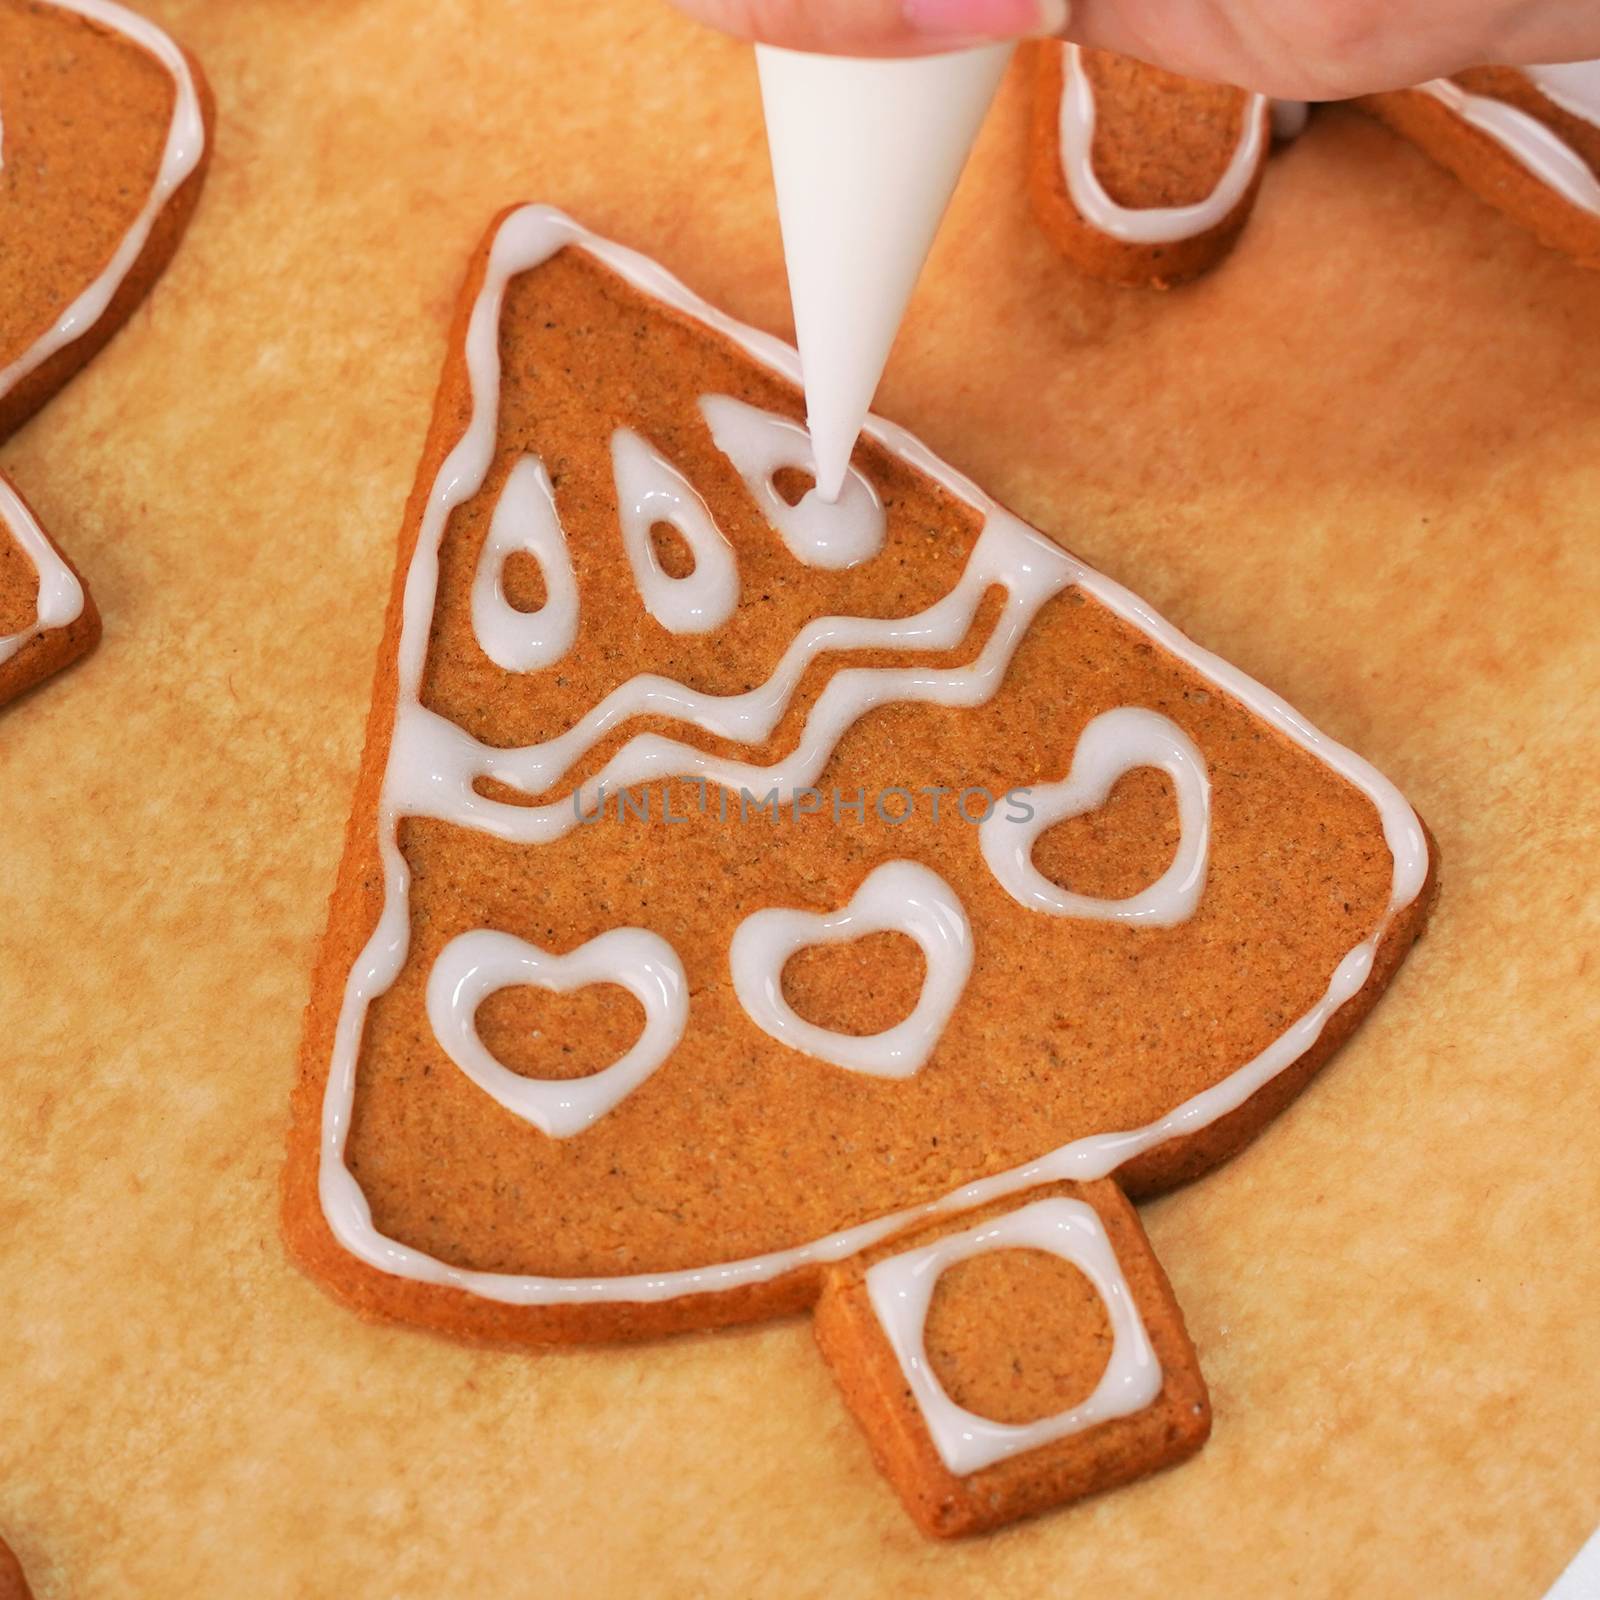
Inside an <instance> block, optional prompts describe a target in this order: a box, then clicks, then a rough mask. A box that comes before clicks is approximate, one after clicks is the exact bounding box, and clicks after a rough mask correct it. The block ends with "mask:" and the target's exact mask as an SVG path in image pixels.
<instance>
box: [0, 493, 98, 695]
mask: <svg viewBox="0 0 1600 1600" xmlns="http://www.w3.org/2000/svg"><path fill="white" fill-rule="evenodd" d="M0 529H5V530H8V531H9V532H10V534H11V536H12V537H13V538H14V539H15V540H16V541H17V544H18V545H19V546H20V547H21V549H22V553H23V554H24V555H25V556H27V558H28V559H29V560H30V561H31V562H32V563H33V565H34V568H35V570H36V571H37V572H38V574H39V603H38V608H37V612H36V614H35V618H34V622H33V625H32V626H31V627H28V628H24V629H23V630H22V631H21V632H20V633H6V634H0V663H4V662H6V661H9V660H10V659H11V657H12V656H14V655H15V654H16V653H17V651H19V650H20V649H21V648H22V647H23V645H25V644H26V643H27V642H28V641H29V640H30V639H35V638H37V637H38V636H39V635H40V634H41V633H44V632H46V631H47V630H49V629H51V628H65V627H66V626H67V625H68V624H69V623H73V622H76V621H77V620H78V618H79V617H80V616H81V615H82V614H83V585H82V584H81V583H79V582H78V580H77V578H76V577H74V576H73V572H72V568H71V567H69V566H68V565H67V564H66V562H65V561H63V560H62V559H61V557H60V556H59V555H57V554H56V550H55V546H54V545H52V544H51V543H50V541H49V539H47V538H46V537H45V532H44V529H43V528H41V527H40V526H39V524H38V523H37V522H36V521H35V520H34V517H33V513H32V512H31V511H29V510H28V508H27V506H26V504H24V502H23V499H22V496H21V495H19V494H18V493H17V491H16V490H15V489H13V488H12V487H11V485H10V484H9V483H7V482H6V480H5V479H4V478H0Z"/></svg>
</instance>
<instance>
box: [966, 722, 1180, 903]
mask: <svg viewBox="0 0 1600 1600" xmlns="http://www.w3.org/2000/svg"><path fill="white" fill-rule="evenodd" d="M1137 767H1155V768H1156V769H1157V770H1159V771H1161V772H1164V773H1166V775H1167V776H1168V777H1169V778H1171V779H1172V786H1173V789H1174V790H1175V791H1176V794H1177V799H1178V849H1177V854H1176V855H1175V856H1174V857H1173V859H1172V865H1171V866H1170V867H1168V868H1167V870H1166V871H1165V872H1163V873H1162V874H1161V876H1160V877H1159V878H1157V879H1156V881H1155V882H1154V883H1152V884H1151V885H1150V887H1149V888H1148V889H1143V890H1141V891H1140V892H1139V893H1138V894H1135V895H1129V896H1128V897H1127V898H1126V899H1122V900H1103V899H1098V898H1096V897H1095V896H1093V895H1086V894H1074V893H1072V892H1071V891H1070V890H1068V889H1063V888H1061V886H1060V885H1059V884H1054V883H1052V882H1051V881H1050V880H1049V879H1048V878H1047V877H1045V875H1044V874H1043V873H1042V872H1040V871H1039V869H1038V868H1037V867H1036V866H1034V864H1033V847H1034V844H1035V842H1036V841H1037V840H1038V838H1039V835H1040V834H1041V833H1043V832H1044V831H1045V829H1046V828H1050V827H1054V825H1055V824H1056V823H1058V822H1064V821H1065V820H1066V819H1067V818H1068V817H1077V816H1081V815H1082V814H1083V813H1084V812H1085V811H1093V810H1095V809H1096V808H1097V807H1099V806H1103V805H1104V804H1105V803H1106V798H1107V796H1108V795H1110V793H1111V790H1112V788H1113V787H1114V786H1115V784H1116V783H1117V780H1118V779H1119V778H1121V777H1123V776H1124V775H1125V774H1127V773H1129V772H1132V771H1134V769H1135V768H1137ZM1028 805H1029V807H1030V808H1031V810H1032V812H1033V815H1032V816H1031V817H1029V818H1028V819H1027V820H1026V821H1018V820H1015V819H1013V818H1012V817H1011V815H1010V814H1009V812H1001V811H999V810H996V811H994V812H992V813H991V814H990V816H989V817H988V818H987V819H986V820H985V821H984V822H982V823H980V824H979V827H978V847H979V849H981V850H982V852H983V859H984V861H985V862H986V863H987V864H988V868H989V870H990V872H992V873H993V874H994V876H995V879H996V881H997V882H998V883H999V884H1000V887H1001V888H1002V889H1004V890H1005V891H1006V893H1007V894H1008V895H1010V896H1011V898H1012V899H1013V900H1015V901H1016V902H1017V903H1018V904H1019V905H1022V906H1026V907H1027V908H1028V910H1030V911H1043V912H1047V913H1048V914H1049V915H1051V916H1055V917H1092V918H1097V919H1099V920H1101V921H1106V922H1137V923H1138V924H1139V925H1140V926H1141V927H1146V928H1171V927H1176V926H1177V924H1178V923H1180V922H1187V921H1188V920H1189V918H1190V917H1192V916H1193V915H1194V908H1195V907H1196V906H1197V905H1198V904H1199V902H1200V892H1201V890H1202V889H1204V888H1205V882H1206V862H1207V859H1208V857H1209V854H1210V849H1211V779H1210V776H1209V775H1208V773H1207V771H1206V762H1205V757H1204V756H1202V755H1201V754H1200V752H1199V750H1198V749H1196V748H1195V743H1194V741H1193V740H1192V739H1191V738H1190V737H1189V735H1188V734H1186V733H1185V732H1184V731H1183V729H1182V728H1180V727H1179V726H1178V725H1177V723H1175V722H1174V721H1172V719H1171V718H1170V717H1164V716H1162V715H1161V714H1160V713H1159V712H1156V711H1146V710H1144V709H1143V708H1142V707H1139V706H1120V707H1118V708H1117V709H1116V710H1114V711H1103V712H1101V713H1100V715H1099V716H1098V717H1095V718H1094V719H1093V720H1092V721H1091V722H1089V724H1088V725H1087V726H1086V727H1085V728H1084V730H1083V732H1082V733H1081V734H1080V735H1079V737H1078V747H1077V749H1076V750H1075V751H1074V752H1073V755H1072V769H1071V771H1070V772H1069V773H1068V774H1067V776H1066V777H1065V778H1063V779H1062V781H1061V782H1060V783H1049V784H1043V785H1038V784H1035V785H1031V786H1030V787H1029V789H1028Z"/></svg>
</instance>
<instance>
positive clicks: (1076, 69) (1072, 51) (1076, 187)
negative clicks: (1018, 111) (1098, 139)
mask: <svg viewBox="0 0 1600 1600" xmlns="http://www.w3.org/2000/svg"><path fill="white" fill-rule="evenodd" d="M1062 49H1063V51H1064V52H1065V54H1064V57H1063V60H1062V74H1061V106H1060V111H1059V114H1058V116H1057V119H1056V125H1057V137H1058V140H1059V142H1060V148H1061V172H1062V176H1063V177H1064V178H1065V179H1066V184H1067V193H1068V194H1069V195H1070V196H1071V197H1072V204H1073V206H1074V207H1075V208H1076V210H1077V212H1078V215H1079V216H1081V217H1082V218H1083V220H1084V221H1085V222H1087V223H1088V224H1089V225H1090V227H1092V228H1098V229H1099V230H1100V232H1101V233H1104V234H1107V235H1109V236H1110V237H1111V238H1113V239H1117V240H1119V241H1121V242H1122V243H1123V244H1172V243H1174V242H1176V241H1177V240H1179V239H1192V238H1194V237H1195V236H1196V235H1197V234H1202V233H1205V232H1206V231H1207V230H1208V229H1211V228H1215V227H1216V226H1217V225H1218V224H1219V223H1221V222H1224V221H1226V220H1227V218H1228V216H1229V214H1230V213H1231V212H1232V211H1233V208H1234V207H1235V206H1237V205H1238V204H1239V202H1240V201H1241V200H1243V199H1244V197H1245V195H1246V193H1247V192H1248V191H1249V188H1250V184H1251V182H1252V180H1253V179H1254V178H1255V174H1256V168H1257V167H1258V166H1259V165H1260V162H1261V157H1262V154H1263V152H1264V151H1265V150H1266V147H1267V136H1268V126H1269V120H1270V119H1269V118H1268V116H1267V97H1266V96H1265V95H1263V94H1253V95H1251V96H1250V98H1249V100H1248V101H1246V102H1245V108H1244V125H1243V127H1242V128H1241V129H1240V132H1239V143H1238V145H1237V147H1236V148H1235V150H1234V152H1233V155H1232V156H1231V157H1230V158H1229V161H1228V166H1227V169H1226V170H1225V171H1224V172H1223V174H1222V176H1221V177H1220V178H1219V179H1218V180H1217V183H1216V187H1215V188H1213V189H1212V191H1211V193H1210V194H1208V195H1207V196H1206V197H1205V199H1203V200H1196V201H1193V202H1191V203H1190V204H1189V205H1182V206H1121V205H1118V204H1117V202H1116V201H1115V200H1113V199H1112V198H1111V196H1110V195H1109V194H1107V193H1106V190H1105V185H1104V184H1102V183H1101V182H1100V178H1099V175H1098V174H1097V173H1096V172H1095V170H1094V120H1095V101H1094V85H1093V84H1092V83H1090V82H1089V74H1088V72H1087V71H1086V70H1085V68H1084V65H1083V51H1082V48H1081V47H1080V46H1078V45H1075V44H1068V45H1063V46H1062Z"/></svg>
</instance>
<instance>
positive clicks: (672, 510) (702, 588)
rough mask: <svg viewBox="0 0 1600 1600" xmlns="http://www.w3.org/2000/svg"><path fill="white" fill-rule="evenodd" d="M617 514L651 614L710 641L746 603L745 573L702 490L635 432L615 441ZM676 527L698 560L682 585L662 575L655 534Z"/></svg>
mask: <svg viewBox="0 0 1600 1600" xmlns="http://www.w3.org/2000/svg"><path fill="white" fill-rule="evenodd" d="M611 469H612V473H613V475H614V477H615V479H616V485H617V514H618V516H619V517H620V519H621V523H622V543H623V547H624V549H626V551H627V552H628V565H629V566H631V567H632V568H633V581H634V582H635V583H636V584H638V586H639V596H640V598H641V599H642V600H643V601H644V605H645V610H646V611H648V612H649V613H650V615H651V616H652V617H654V618H655V619H656V621H657V622H659V623H660V624H661V626H662V627H663V628H666V629H668V630H669V631H671V632H672V633H710V632H711V631H712V629H714V628H720V627H721V626H722V624H723V623H725V622H726V621H727V620H728V618H729V617H731V616H732V615H733V611H734V607H735V606H737V605H738V603H739V567H738V563H737V562H736V561H735V560H734V555H733V546H732V545H731V544H729V543H728V541H727V540H726V539H725V538H724V537H723V535H722V531H721V529H719V528H718V527H717V525H716V523H715V522H714V521H712V518H711V512H710V510H709V509H708V508H707V506H706V503H705V501H704V500H702V499H701V498H700V495H699V492H698V491H697V490H696V489H695V486H694V485H693V484H692V483H690V482H689V480H688V479H687V478H686V477H684V475H683V474H682V473H681V472H679V471H678V469H677V468H676V467H675V466H673V464H672V463H671V462H670V461H668V460H667V458H666V457H665V456H664V455H662V454H661V452H660V451H659V450H657V449H656V448H655V447H654V446H653V445H651V444H650V443H649V442H648V441H647V440H645V439H642V438H640V436H639V435H638V434H636V433H635V432H634V431H633V429H632V428H618V429H617V431H616V432H615V433H614V434H612V435H611ZM658 522H667V523H670V524H671V525H672V526H673V527H674V528H676V529H677V530H678V532H679V533H681V534H682V535H683V538H684V542H685V543H686V544H687V545H688V546H689V551H690V554H691V555H693V557H694V571H692V572H690V573H688V574H686V575H685V576H683V577H681V578H675V577H673V576H672V574H671V573H670V572H667V571H665V570H664V569H663V568H662V565H661V561H660V558H659V557H658V556H657V555H656V549H655V545H654V544H653V543H652V541H651V538H650V530H651V528H653V527H654V526H655V524H656V523H658Z"/></svg>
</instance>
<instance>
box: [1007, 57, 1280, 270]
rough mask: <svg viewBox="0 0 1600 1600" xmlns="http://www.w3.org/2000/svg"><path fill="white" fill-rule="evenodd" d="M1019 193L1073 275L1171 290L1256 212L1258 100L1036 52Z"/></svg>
mask: <svg viewBox="0 0 1600 1600" xmlns="http://www.w3.org/2000/svg"><path fill="white" fill-rule="evenodd" d="M1035 72H1036V84H1035V90H1034V104H1033V129H1032V135H1031V138H1030V141H1029V188H1030V191H1031V193H1032V197H1033V206H1034V214H1035V215H1036V216H1037V217H1038V219H1039V222H1040V225H1041V226H1042V227H1043V228H1044V230H1045V232H1046V233H1047V234H1048V235H1049V237H1050V239H1051V240H1052V242H1053V243H1054V244H1055V245H1056V246H1057V248H1058V249H1060V250H1061V252H1062V253H1063V254H1064V255H1065V256H1066V257H1067V258H1068V259H1069V260H1070V261H1072V262H1073V263H1074V264H1075V265H1076V266H1078V267H1079V268H1081V269H1082V270H1083V271H1084V272H1087V273H1089V274H1090V275H1091V276H1093V277H1096V278H1104V279H1106V280H1107V281H1109V282H1111V283H1124V284H1151V285H1154V286H1155V287H1156V288H1161V289H1166V288H1171V287H1172V286H1173V285H1174V284H1179V283H1185V282H1187V281H1188V280H1189V279H1191V278H1195V277H1198V276H1199V275H1200V274H1201V273H1203V272H1205V271H1207V270H1208V269H1209V268H1211V267H1213V266H1215V265H1216V264H1217V262H1219V261H1220V260H1221V259H1222V258H1223V257H1224V256H1225V255H1227V253H1228V252H1229V250H1231V249H1232V248H1233V245H1234V241H1235V240H1236V239H1237V238H1238V237H1239V233H1240V230H1241V229H1242V228H1243V227H1244V224H1245V221H1246V219H1247V218H1248V217H1249V215H1250V209H1251V207H1252V206H1253V205H1254V204H1255V197H1256V191H1257V189H1258V188H1259V187H1260V184H1261V175H1262V173H1263V171H1265V169H1266V163H1267V155H1268V153H1269V151H1270V148H1271V115H1272V113H1271V108H1270V106H1269V103H1268V101H1267V98H1266V96H1265V95H1259V94H1247V93H1246V92H1245V91H1244V90H1242V89H1234V88H1230V87H1228V86H1226V85H1222V84H1209V83H1200V82H1198V81H1196V80H1195V79H1192V78H1182V77H1179V76H1178V75H1177V74H1175V73H1171V72H1165V71H1163V70H1162V69H1161V68H1159V67H1152V66H1147V65H1146V64H1145V63H1144V62H1142V61H1133V60H1130V59H1129V58H1128V57H1126V56H1117V55H1112V54H1110V53H1109V52H1107V51H1104V50H1088V49H1085V48H1083V47H1082V46H1080V45H1075V44H1053V43H1052V44H1042V45H1039V46H1037V47H1036V67H1035Z"/></svg>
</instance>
